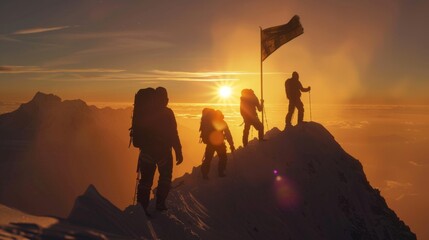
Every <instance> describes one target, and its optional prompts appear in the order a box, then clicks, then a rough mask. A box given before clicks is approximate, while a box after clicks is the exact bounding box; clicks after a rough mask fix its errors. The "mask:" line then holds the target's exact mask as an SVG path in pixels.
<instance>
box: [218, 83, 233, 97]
mask: <svg viewBox="0 0 429 240" xmlns="http://www.w3.org/2000/svg"><path fill="white" fill-rule="evenodd" d="M231 93H232V90H231V87H229V86H221V87H220V88H219V96H220V97H221V98H224V99H225V98H229V97H231Z"/></svg>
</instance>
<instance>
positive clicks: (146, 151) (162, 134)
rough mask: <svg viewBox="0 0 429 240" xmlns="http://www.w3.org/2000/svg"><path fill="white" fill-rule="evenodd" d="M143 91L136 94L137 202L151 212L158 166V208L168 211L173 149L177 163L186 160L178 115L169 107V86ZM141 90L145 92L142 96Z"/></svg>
mask: <svg viewBox="0 0 429 240" xmlns="http://www.w3.org/2000/svg"><path fill="white" fill-rule="evenodd" d="M140 91H142V93H140ZM140 91H139V92H138V93H137V94H136V99H135V105H134V115H133V126H132V131H133V133H132V137H133V144H134V146H136V147H138V148H139V149H140V154H139V167H138V168H139V171H140V174H141V178H140V180H139V184H138V188H137V202H138V203H139V204H140V205H141V206H142V207H143V209H144V210H145V212H146V213H147V208H148V205H149V199H150V191H151V189H152V184H153V178H154V175H155V171H156V168H158V172H159V180H158V187H157V191H156V209H157V210H159V211H164V210H167V206H166V204H165V201H166V199H167V196H168V193H169V191H170V188H171V178H172V172H173V156H172V149H174V151H175V153H176V165H179V164H180V163H182V161H183V155H182V146H181V144H180V139H179V135H178V131H177V123H176V118H175V116H174V113H173V111H172V110H171V109H170V108H168V107H167V104H168V95H167V90H166V89H165V88H163V87H158V88H157V89H156V90H155V89H153V88H148V89H142V90H140ZM139 93H140V94H141V95H144V96H138V95H139ZM139 101H140V102H141V103H139ZM136 115H137V117H136V118H135V117H134V116H136Z"/></svg>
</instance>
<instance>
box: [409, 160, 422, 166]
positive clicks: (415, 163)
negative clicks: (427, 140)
mask: <svg viewBox="0 0 429 240" xmlns="http://www.w3.org/2000/svg"><path fill="white" fill-rule="evenodd" d="M409 163H410V164H411V165H413V166H416V167H425V166H426V165H425V164H421V163H418V162H415V161H409Z"/></svg>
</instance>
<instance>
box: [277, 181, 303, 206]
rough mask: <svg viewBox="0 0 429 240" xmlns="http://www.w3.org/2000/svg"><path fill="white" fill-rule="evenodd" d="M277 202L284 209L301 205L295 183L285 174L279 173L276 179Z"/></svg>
mask: <svg viewBox="0 0 429 240" xmlns="http://www.w3.org/2000/svg"><path fill="white" fill-rule="evenodd" d="M274 191H275V195H276V198H277V204H278V205H279V207H280V208H281V209H283V210H292V209H294V208H296V207H297V206H298V205H299V195H298V192H297V191H296V188H295V186H294V184H293V183H292V182H291V181H290V180H289V179H288V178H287V177H285V176H280V175H277V176H276V177H275V181H274Z"/></svg>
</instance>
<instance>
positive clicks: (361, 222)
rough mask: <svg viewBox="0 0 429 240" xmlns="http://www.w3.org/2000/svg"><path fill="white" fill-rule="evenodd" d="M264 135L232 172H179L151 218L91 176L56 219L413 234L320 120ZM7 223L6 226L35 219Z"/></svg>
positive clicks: (248, 234)
mask: <svg viewBox="0 0 429 240" xmlns="http://www.w3.org/2000/svg"><path fill="white" fill-rule="evenodd" d="M266 138H267V139H269V140H268V141H266V142H262V143H260V142H258V141H252V142H250V143H249V145H248V146H247V147H246V148H240V149H238V150H237V151H236V152H235V153H234V154H233V155H230V156H229V163H228V171H227V175H228V176H227V177H226V178H218V177H217V176H216V174H215V173H216V172H217V171H216V170H217V169H216V168H217V161H216V159H215V160H214V161H213V163H212V171H211V176H210V180H209V181H205V180H202V178H201V174H200V169H199V167H198V168H194V170H193V171H192V173H190V174H185V175H184V176H183V177H181V178H178V179H176V180H175V181H174V182H173V188H174V189H172V191H171V194H170V195H169V198H168V206H169V208H170V209H169V211H168V212H166V213H157V212H155V211H154V217H153V218H151V219H150V221H148V220H147V218H146V217H145V215H144V213H143V211H142V209H141V208H140V207H138V206H130V207H128V208H127V209H125V211H121V210H119V209H118V208H116V207H115V206H114V205H112V204H111V203H110V202H109V201H108V200H107V199H105V198H103V197H102V196H101V195H100V194H99V193H98V192H97V191H96V189H95V188H94V187H93V186H90V187H89V188H88V190H87V191H86V192H85V194H84V195H82V196H80V197H79V198H78V199H77V200H76V202H75V206H74V208H73V210H72V211H71V213H70V215H69V217H68V219H67V220H62V221H59V222H58V223H56V224H54V225H56V226H57V228H56V229H57V233H58V229H62V230H63V234H64V236H65V235H67V234H69V235H70V234H71V232H73V233H74V234H78V233H80V232H82V234H93V235H88V236H90V237H91V238H92V239H105V238H108V239H121V238H132V239H137V238H141V239H155V238H160V239H345V240H347V239H350V240H356V239H416V236H415V235H414V234H413V233H412V232H411V231H410V229H409V227H408V226H407V225H405V224H404V223H403V222H402V221H401V220H400V219H399V218H398V217H397V216H396V214H395V213H394V212H393V211H392V210H391V209H389V208H388V206H387V205H386V202H385V201H384V199H383V197H381V196H380V192H379V191H378V190H376V189H373V188H372V187H371V186H370V185H369V183H368V181H367V179H366V177H365V174H364V172H363V169H362V165H361V164H360V163H359V161H357V160H356V159H354V158H353V157H351V156H350V155H348V154H347V153H346V152H344V150H343V149H342V148H341V146H340V145H339V144H338V143H337V142H336V141H335V140H334V137H333V136H332V135H331V134H330V133H329V132H328V131H327V130H326V129H325V128H324V127H323V126H321V125H320V124H317V123H314V122H311V123H307V124H304V125H301V126H297V127H295V128H292V129H290V130H288V131H286V132H280V131H279V130H278V129H272V130H271V131H269V132H268V133H267V134H266ZM182 182H183V184H181V183H182ZM176 186H177V187H176ZM153 208H154V207H153V202H152V205H151V206H150V211H152V209H153ZM13 221H16V220H13ZM30 222H31V221H30ZM34 222H35V223H36V224H38V221H37V220H34ZM2 224H3V226H2V227H1V229H2V230H1V231H0V234H2V235H3V236H6V233H7V234H9V235H10V236H12V235H13V236H15V235H19V234H23V235H25V234H26V232H25V230H28V229H30V228H34V226H33V225H22V224H21V225H16V224H15V225H11V224H9V225H6V224H5V222H4V221H3V222H2ZM39 225H40V224H39ZM58 226H59V227H58ZM76 226H80V227H76ZM73 228H79V229H80V230H72V229H73ZM39 229H42V230H41V232H43V231H47V232H48V231H49V230H52V227H46V226H45V227H40V228H39ZM87 229H92V230H87ZM88 231H89V232H88ZM60 232H61V231H60ZM3 233H4V234H3ZM107 233H109V234H107ZM27 234H28V233H27ZM31 234H33V236H37V233H34V232H33V233H31ZM2 235H0V236H2ZM9 235H8V236H9ZM91 238H90V239H91ZM11 239H12V237H11Z"/></svg>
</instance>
